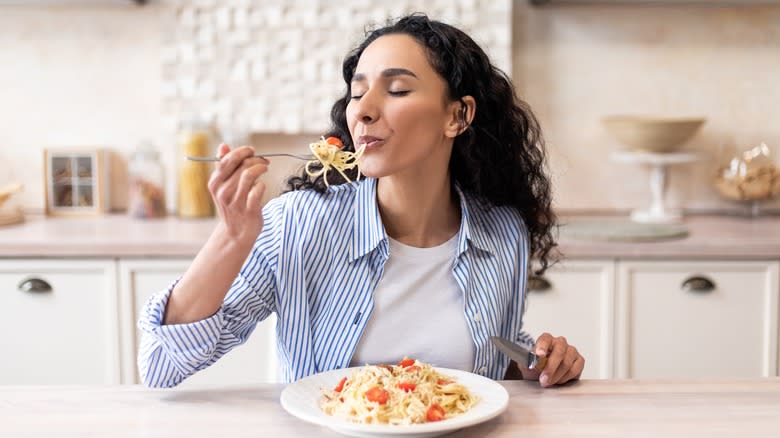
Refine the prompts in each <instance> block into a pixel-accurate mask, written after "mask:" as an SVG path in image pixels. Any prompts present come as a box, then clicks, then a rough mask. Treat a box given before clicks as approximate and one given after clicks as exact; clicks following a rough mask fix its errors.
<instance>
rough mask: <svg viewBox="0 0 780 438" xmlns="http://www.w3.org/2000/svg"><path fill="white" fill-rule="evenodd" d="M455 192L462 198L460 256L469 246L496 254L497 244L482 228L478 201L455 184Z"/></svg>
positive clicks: (459, 233)
mask: <svg viewBox="0 0 780 438" xmlns="http://www.w3.org/2000/svg"><path fill="white" fill-rule="evenodd" d="M454 186H455V192H456V193H457V194H458V198H460V230H459V231H458V256H460V255H461V254H463V253H464V252H466V251H467V250H468V249H469V244H471V245H473V246H474V247H475V248H477V249H480V250H482V251H486V252H488V253H490V254H493V255H495V254H496V247H495V244H493V242H492V241H491V240H490V238H489V237H488V235H487V230H485V227H483V226H480V220H481V218H480V214H479V213H480V211H481V210H480V208H479V207H478V206H477V205H476V203H477V202H479V201H477V200H476V199H474V198H472V197H470V196H468V195H467V194H465V193H464V192H463V190H461V188H460V186H459V185H458V184H457V183H455V184H454Z"/></svg>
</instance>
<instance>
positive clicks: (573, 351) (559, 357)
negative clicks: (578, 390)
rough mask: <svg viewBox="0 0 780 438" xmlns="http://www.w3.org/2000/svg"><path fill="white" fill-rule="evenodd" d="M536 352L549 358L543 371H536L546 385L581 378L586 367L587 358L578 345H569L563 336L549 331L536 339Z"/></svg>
mask: <svg viewBox="0 0 780 438" xmlns="http://www.w3.org/2000/svg"><path fill="white" fill-rule="evenodd" d="M534 353H535V354H536V356H537V357H539V358H542V357H546V358H547V364H546V365H545V366H544V369H543V370H542V371H541V373H538V372H537V373H535V374H537V375H538V378H539V383H540V384H541V385H542V386H544V387H548V386H553V385H559V384H562V383H566V382H568V381H570V380H574V379H579V378H580V375H582V370H583V369H585V358H584V357H582V355H581V354H580V352H579V351H577V348H576V347H574V346H573V345H569V343H568V342H566V338H564V337H563V336H560V337H554V336H553V335H551V334H549V333H542V335H541V336H539V338H538V339H537V340H536V344H535V345H534ZM524 377H526V378H527V377H531V376H524Z"/></svg>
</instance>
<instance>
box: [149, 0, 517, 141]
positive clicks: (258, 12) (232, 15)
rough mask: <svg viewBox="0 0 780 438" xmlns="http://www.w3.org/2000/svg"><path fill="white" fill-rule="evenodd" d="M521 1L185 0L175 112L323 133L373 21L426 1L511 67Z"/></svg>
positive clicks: (167, 84)
mask: <svg viewBox="0 0 780 438" xmlns="http://www.w3.org/2000/svg"><path fill="white" fill-rule="evenodd" d="M421 5H424V6H421ZM511 8H512V2H511V1H510V0H497V1H492V0H459V1H452V0H435V1H427V2H422V3H421V2H413V1H406V0H400V1H380V2H366V1H361V0H342V1H340V2H335V4H334V2H333V1H332V0H330V1H328V0H312V1H302V0H273V1H247V0H224V1H219V2H217V1H209V0H177V1H175V2H173V7H172V8H171V9H170V10H169V15H168V16H166V20H168V22H169V23H170V26H169V27H168V28H167V30H166V31H165V32H166V33H167V34H168V35H166V38H165V46H164V47H163V55H162V57H161V62H162V64H163V78H162V80H163V84H162V87H163V93H162V94H163V98H164V99H165V101H166V102H165V103H166V104H165V105H164V108H165V110H166V112H167V114H166V116H167V120H169V121H170V122H171V123H177V122H179V121H183V120H186V119H188V118H193V117H195V118H198V119H202V120H210V121H212V122H215V123H216V124H217V125H218V126H222V125H225V124H240V125H243V126H242V127H243V128H245V129H246V128H248V129H250V130H251V131H255V132H281V133H320V132H322V131H323V130H324V129H326V128H327V126H328V125H329V120H328V116H329V113H330V107H331V105H332V104H333V101H334V100H335V99H336V98H338V97H339V96H340V95H341V94H342V93H343V88H344V84H343V81H342V80H341V61H342V59H343V57H344V55H345V54H346V53H347V52H348V51H349V50H350V49H351V48H352V47H353V46H355V45H356V44H357V43H358V42H359V41H360V39H361V38H362V36H363V29H364V26H365V25H366V23H372V22H374V23H384V22H385V21H386V20H387V19H389V18H394V17H399V16H401V15H403V14H406V13H409V12H414V11H418V10H422V11H424V12H426V13H427V14H428V15H429V16H430V17H431V18H434V19H440V20H443V21H445V22H448V23H451V24H455V25H458V26H459V27H461V28H463V29H464V30H466V31H467V32H469V33H471V34H472V36H473V37H474V38H475V39H476V40H477V41H478V42H479V43H481V44H482V45H483V47H484V48H485V49H486V50H487V51H488V52H489V54H490V55H491V56H492V57H493V59H494V61H495V62H496V64H497V65H498V66H499V67H501V68H502V69H504V70H505V71H507V72H508V73H509V72H510V70H511V16H512V14H511ZM169 128H175V126H169Z"/></svg>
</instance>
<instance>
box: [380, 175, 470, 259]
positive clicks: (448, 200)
mask: <svg viewBox="0 0 780 438" xmlns="http://www.w3.org/2000/svg"><path fill="white" fill-rule="evenodd" d="M377 203H378V205H379V213H380V215H381V216H382V223H383V224H384V226H385V230H386V231H387V234H388V236H390V237H392V238H393V239H395V240H397V241H399V242H401V243H403V244H406V245H409V246H414V247H418V248H429V247H432V246H437V245H440V244H442V243H444V242H446V241H447V240H449V239H450V238H452V236H454V235H455V233H457V232H458V229H459V228H460V207H459V205H458V204H457V199H455V197H454V196H453V194H452V188H451V185H450V175H449V172H444V174H443V175H435V174H428V175H426V176H424V177H422V178H414V179H410V178H403V177H401V176H389V177H385V178H381V179H380V180H379V182H378V185H377Z"/></svg>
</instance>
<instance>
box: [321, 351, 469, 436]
mask: <svg viewBox="0 0 780 438" xmlns="http://www.w3.org/2000/svg"><path fill="white" fill-rule="evenodd" d="M477 402H478V397H476V396H474V395H472V394H471V393H470V392H469V390H468V388H466V387H465V386H464V385H462V384H459V383H457V382H456V381H455V380H454V379H453V378H451V377H449V376H446V375H444V374H441V373H439V372H437V371H436V370H435V369H434V368H433V367H432V366H431V365H429V364H425V363H422V362H419V361H416V360H414V359H408V358H405V359H404V360H402V361H401V362H399V363H398V365H366V366H364V367H361V368H360V369H359V370H357V371H355V372H354V373H353V374H352V375H351V376H349V377H345V378H343V379H342V380H341V382H339V384H338V385H337V386H336V387H335V388H333V389H326V390H323V397H322V401H321V405H320V407H321V408H322V410H323V411H325V413H327V414H329V415H333V416H335V417H339V418H344V419H347V420H350V421H354V422H356V423H368V424H393V425H404V424H416V423H427V422H431V421H440V420H444V419H447V418H451V417H454V416H457V415H460V414H462V413H464V412H466V411H468V410H469V409H471V407H472V406H474V405H475V404H476V403H477Z"/></svg>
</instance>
